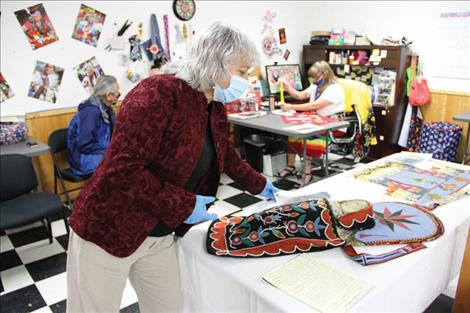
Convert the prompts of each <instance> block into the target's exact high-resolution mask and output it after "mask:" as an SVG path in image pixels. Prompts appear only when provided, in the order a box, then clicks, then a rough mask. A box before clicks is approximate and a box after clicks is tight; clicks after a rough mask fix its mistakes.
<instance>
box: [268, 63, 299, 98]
mask: <svg viewBox="0 0 470 313" xmlns="http://www.w3.org/2000/svg"><path fill="white" fill-rule="evenodd" d="M266 81H267V83H268V89H269V92H270V93H279V92H280V89H279V86H280V82H281V81H282V82H283V83H284V84H289V85H291V86H292V87H294V88H295V89H297V90H302V78H301V76H300V66H299V64H282V65H266Z"/></svg>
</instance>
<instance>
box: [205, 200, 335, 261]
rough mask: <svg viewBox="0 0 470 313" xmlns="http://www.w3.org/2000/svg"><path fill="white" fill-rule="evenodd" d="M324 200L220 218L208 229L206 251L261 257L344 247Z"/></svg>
mask: <svg viewBox="0 0 470 313" xmlns="http://www.w3.org/2000/svg"><path fill="white" fill-rule="evenodd" d="M332 214H333V212H332V210H331V208H330V206H329V204H328V201H326V200H325V199H312V200H306V201H302V202H296V203H292V204H285V205H281V206H276V207H274V208H271V209H268V210H265V211H263V212H260V213H254V214H252V215H249V216H247V217H243V216H232V217H225V216H224V217H221V218H219V219H217V220H215V221H214V222H212V224H211V225H210V227H209V233H208V240H207V246H206V247H207V251H208V252H209V253H210V254H214V255H218V256H232V257H260V256H276V255H283V254H291V253H299V252H310V251H320V250H325V249H331V248H334V247H337V246H341V245H342V244H344V241H343V240H342V239H341V238H339V237H338V235H337V234H336V230H335V226H334V223H333V220H334V218H333V217H332Z"/></svg>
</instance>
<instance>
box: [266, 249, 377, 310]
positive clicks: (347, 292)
mask: <svg viewBox="0 0 470 313" xmlns="http://www.w3.org/2000/svg"><path fill="white" fill-rule="evenodd" d="M261 278H262V279H263V280H265V281H266V282H268V283H269V284H271V285H273V286H274V287H276V288H279V289H280V290H282V291H284V292H285V293H287V294H288V295H290V296H292V297H294V298H296V299H298V300H300V301H302V302H304V303H306V304H308V305H310V306H312V307H313V308H315V309H316V310H318V311H321V312H335V313H343V312H347V311H349V310H350V309H351V308H352V306H353V305H354V304H355V303H356V302H357V301H359V300H360V299H361V298H362V297H363V296H364V295H366V294H367V293H368V292H369V291H370V290H371V289H372V288H373V285H371V284H369V283H366V282H363V281H361V280H359V279H357V278H355V277H352V276H351V275H349V274H348V273H345V272H342V271H340V270H338V269H335V268H334V267H332V266H330V265H328V264H325V263H323V262H320V261H318V260H316V259H315V258H313V257H312V256H310V255H308V254H301V255H300V256H298V257H296V258H295V259H293V260H291V261H289V262H287V263H286V264H284V265H282V266H280V267H278V268H275V269H274V270H272V271H270V272H268V273H266V274H263V275H262V277H261Z"/></svg>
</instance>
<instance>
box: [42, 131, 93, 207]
mask: <svg viewBox="0 0 470 313" xmlns="http://www.w3.org/2000/svg"><path fill="white" fill-rule="evenodd" d="M48 145H49V147H50V151H51V156H52V161H53V163H54V193H55V194H56V195H58V196H61V195H64V196H65V198H66V203H67V206H68V208H69V209H70V210H71V209H72V201H71V199H70V196H69V192H71V191H75V190H79V189H81V187H78V188H74V189H70V190H68V189H67V187H66V186H65V181H68V182H73V183H78V182H83V181H86V180H87V179H88V178H90V177H91V175H92V174H89V175H84V176H78V175H75V174H74V173H73V172H72V170H71V169H70V167H65V168H61V167H60V162H59V157H58V154H59V153H62V152H64V151H65V153H67V128H62V129H58V130H55V131H54V132H52V133H51V134H50V136H49V140H48ZM58 181H59V182H60V186H61V187H62V192H61V193H58V188H57V187H58V186H57V182H58Z"/></svg>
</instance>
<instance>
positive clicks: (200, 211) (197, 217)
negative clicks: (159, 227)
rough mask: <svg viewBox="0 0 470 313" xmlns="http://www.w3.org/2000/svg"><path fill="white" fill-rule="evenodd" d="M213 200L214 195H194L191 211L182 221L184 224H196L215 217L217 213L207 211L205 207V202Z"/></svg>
mask: <svg viewBox="0 0 470 313" xmlns="http://www.w3.org/2000/svg"><path fill="white" fill-rule="evenodd" d="M214 201H215V198H214V197H208V196H200V195H196V204H195V205H194V209H193V212H192V213H191V215H190V216H189V217H188V218H187V219H186V220H185V221H184V222H185V223H186V224H197V223H201V222H205V221H211V220H215V219H216V218H217V214H214V213H212V214H210V213H207V208H206V204H209V203H212V202H214Z"/></svg>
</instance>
